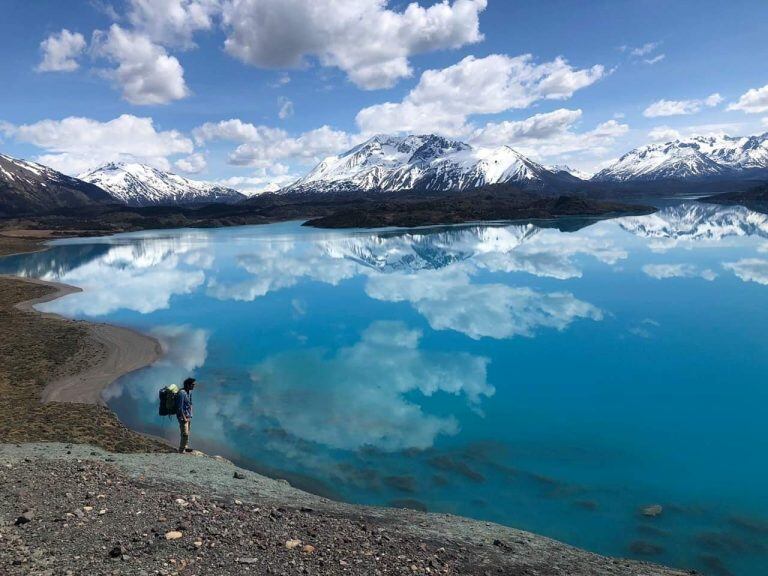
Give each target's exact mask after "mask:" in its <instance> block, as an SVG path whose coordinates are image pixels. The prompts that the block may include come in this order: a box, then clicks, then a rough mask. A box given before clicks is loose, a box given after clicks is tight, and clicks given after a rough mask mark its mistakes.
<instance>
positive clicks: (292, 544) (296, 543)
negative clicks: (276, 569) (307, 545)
mask: <svg viewBox="0 0 768 576" xmlns="http://www.w3.org/2000/svg"><path fill="white" fill-rule="evenodd" d="M298 546H301V540H288V541H287V542H286V543H285V547H286V548H288V550H293V549H294V548H297V547H298Z"/></svg>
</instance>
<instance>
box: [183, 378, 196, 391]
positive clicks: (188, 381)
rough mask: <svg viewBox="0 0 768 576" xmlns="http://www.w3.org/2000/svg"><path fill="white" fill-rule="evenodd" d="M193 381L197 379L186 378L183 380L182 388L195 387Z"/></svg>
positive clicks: (192, 388)
mask: <svg viewBox="0 0 768 576" xmlns="http://www.w3.org/2000/svg"><path fill="white" fill-rule="evenodd" d="M195 382H197V380H195V379H194V378H187V379H186V380H184V389H185V390H194V389H195Z"/></svg>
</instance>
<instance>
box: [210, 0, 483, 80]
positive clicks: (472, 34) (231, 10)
mask: <svg viewBox="0 0 768 576" xmlns="http://www.w3.org/2000/svg"><path fill="white" fill-rule="evenodd" d="M486 4H487V1H486V0H455V1H454V2H453V3H449V2H448V1H447V0H445V1H443V2H440V3H437V4H434V5H432V6H430V7H428V8H423V7H421V6H419V4H418V3H416V2H413V3H411V4H409V5H408V6H407V7H406V8H405V10H404V11H402V12H397V11H394V10H390V9H388V8H387V7H386V5H387V2H386V1H385V0H229V1H227V2H226V3H225V4H224V5H223V22H224V27H225V29H226V30H227V34H228V36H227V39H226V41H225V48H226V50H227V52H229V53H230V54H232V55H233V56H235V57H236V58H238V59H240V60H242V61H243V62H246V63H248V64H252V65H254V66H259V67H264V68H282V67H299V66H302V65H304V64H305V63H306V60H307V58H308V57H316V58H317V59H318V60H319V61H320V63H321V64H322V65H324V66H333V67H337V68H340V69H341V70H343V71H344V72H346V73H347V76H348V77H349V79H350V80H351V81H352V82H353V83H355V84H356V85H358V86H360V87H361V88H365V89H377V88H387V87H391V86H393V85H394V84H395V83H396V82H397V81H398V80H399V79H401V78H405V77H408V76H410V75H411V74H412V69H411V66H410V63H409V61H408V58H409V57H410V56H411V55H413V54H418V53H423V52H430V51H434V50H441V49H446V48H458V47H460V46H463V45H466V44H471V43H475V42H479V41H480V40H482V39H483V36H482V34H481V33H480V29H479V14H480V12H482V11H483V10H484V9H485V7H486Z"/></svg>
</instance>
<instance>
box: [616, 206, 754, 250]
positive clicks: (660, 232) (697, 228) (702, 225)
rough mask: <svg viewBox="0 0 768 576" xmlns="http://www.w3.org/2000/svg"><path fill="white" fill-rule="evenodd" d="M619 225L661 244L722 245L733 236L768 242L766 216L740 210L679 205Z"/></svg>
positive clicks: (743, 209)
mask: <svg viewBox="0 0 768 576" xmlns="http://www.w3.org/2000/svg"><path fill="white" fill-rule="evenodd" d="M618 223H619V225H620V226H621V227H622V228H623V229H624V230H626V231H627V232H631V233H632V234H634V235H636V236H640V237H642V238H650V239H652V240H656V241H659V242H661V243H662V245H664V244H668V243H670V242H674V243H679V242H683V241H691V242H696V243H698V244H701V243H704V242H707V241H711V242H722V241H723V240H724V239H726V238H729V237H733V236H758V237H761V238H768V215H766V214H761V213H759V212H754V211H752V210H749V209H747V208H744V207H743V206H716V205H712V204H700V203H698V202H696V203H683V204H678V205H676V206H670V207H668V208H664V209H662V210H659V211H658V212H655V213H654V214H649V215H647V216H639V217H638V216H630V217H626V218H621V219H620V220H618Z"/></svg>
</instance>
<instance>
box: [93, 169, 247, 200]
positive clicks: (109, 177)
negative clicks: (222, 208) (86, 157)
mask: <svg viewBox="0 0 768 576" xmlns="http://www.w3.org/2000/svg"><path fill="white" fill-rule="evenodd" d="M80 178H81V179H82V180H85V181H86V182H91V183H93V184H96V185H97V186H99V187H101V188H103V189H104V190H106V191H107V192H108V193H109V194H110V195H111V196H112V197H113V198H115V199H116V200H119V201H120V202H123V203H125V204H128V205H129V206H151V205H189V204H207V203H212V202H225V203H234V202H238V201H240V200H242V199H243V198H245V195H243V194H241V193H240V192H238V191H237V190H232V189H231V188H224V187H222V186H218V185H216V184H211V183H209V182H200V181H196V180H190V179H188V178H184V177H183V176H179V175H178V174H173V173H171V172H165V171H163V170H160V169H158V168H155V167H153V166H149V165H147V164H141V163H139V162H109V163H107V164H104V165H103V166H100V167H99V168H96V169H95V170H91V171H90V172H87V173H85V174H82V175H81V176H80Z"/></svg>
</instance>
